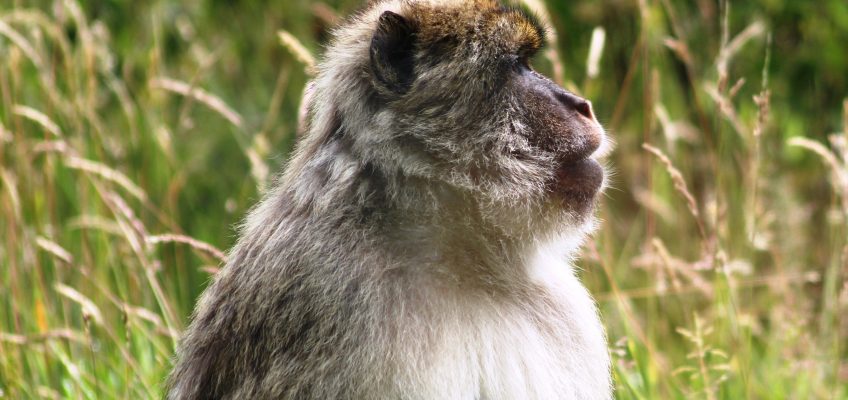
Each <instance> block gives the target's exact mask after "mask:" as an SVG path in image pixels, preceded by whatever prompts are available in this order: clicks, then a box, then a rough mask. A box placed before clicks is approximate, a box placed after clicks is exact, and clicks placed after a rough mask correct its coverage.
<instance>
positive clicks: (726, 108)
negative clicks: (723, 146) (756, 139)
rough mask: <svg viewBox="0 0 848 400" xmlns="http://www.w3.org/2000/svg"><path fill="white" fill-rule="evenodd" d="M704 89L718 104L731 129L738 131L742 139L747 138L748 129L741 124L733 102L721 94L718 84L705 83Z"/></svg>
mask: <svg viewBox="0 0 848 400" xmlns="http://www.w3.org/2000/svg"><path fill="white" fill-rule="evenodd" d="M704 90H705V91H706V92H707V94H708V95H709V96H710V98H712V99H713V101H714V102H715V103H716V104H717V105H718V108H719V110H720V111H721V114H722V115H723V116H724V118H725V119H726V120H727V122H729V123H730V125H732V126H733V130H735V131H736V133H738V134H739V136H741V137H742V138H743V139H747V132H748V129H747V128H746V127H745V125H744V124H742V121H741V120H740V119H739V115H738V114H737V113H736V109H735V108H734V107H733V103H732V102H731V101H730V99H729V98H728V97H726V96H725V95H723V94H721V89H720V86H715V85H713V84H712V83H705V84H704Z"/></svg>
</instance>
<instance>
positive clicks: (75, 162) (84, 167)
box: [65, 156, 147, 202]
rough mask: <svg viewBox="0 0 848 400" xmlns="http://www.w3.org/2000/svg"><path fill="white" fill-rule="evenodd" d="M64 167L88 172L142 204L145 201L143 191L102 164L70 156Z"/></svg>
mask: <svg viewBox="0 0 848 400" xmlns="http://www.w3.org/2000/svg"><path fill="white" fill-rule="evenodd" d="M65 165H66V166H67V167H68V168H71V169H77V170H80V171H84V172H89V173H91V174H94V175H97V176H99V177H101V178H103V179H105V180H107V181H110V182H113V183H115V184H117V185H118V186H120V187H122V188H124V189H125V190H126V191H127V192H129V193H130V194H131V195H133V197H135V198H137V199H138V200H141V201H143V202H146V201H147V194H146V193H145V192H144V190H142V189H141V188H140V187H138V186H137V185H136V184H135V183H133V181H132V180H130V178H128V177H127V176H126V175H124V174H123V173H121V172H119V171H116V170H114V169H112V168H109V167H107V166H106V165H104V164H101V163H99V162H96V161H92V160H88V159H84V158H80V157H75V156H70V157H66V158H65Z"/></svg>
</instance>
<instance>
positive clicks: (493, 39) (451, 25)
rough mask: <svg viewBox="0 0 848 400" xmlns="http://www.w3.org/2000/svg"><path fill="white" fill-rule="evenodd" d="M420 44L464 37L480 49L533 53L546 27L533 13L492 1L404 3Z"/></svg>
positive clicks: (466, 0)
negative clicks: (413, 23)
mask: <svg viewBox="0 0 848 400" xmlns="http://www.w3.org/2000/svg"><path fill="white" fill-rule="evenodd" d="M405 5H406V6H407V7H408V8H407V9H406V10H401V12H404V11H406V13H405V14H407V15H406V16H407V17H411V18H412V19H413V20H414V21H415V24H416V27H417V30H418V31H417V33H416V37H417V39H418V40H419V43H420V45H421V46H423V47H426V46H427V45H428V44H435V43H442V42H443V40H444V39H446V38H449V39H459V40H464V41H466V42H471V43H465V44H466V45H469V44H470V45H471V46H473V47H474V48H475V49H477V50H480V51H486V50H489V51H491V52H499V53H504V52H505V53H532V52H535V51H537V50H538V49H540V48H541V47H542V46H544V42H545V32H546V29H545V27H544V26H543V25H542V24H541V23H540V22H539V20H538V19H536V18H535V17H534V16H532V15H530V14H527V13H525V12H524V11H523V10H522V9H520V8H516V7H508V6H504V5H503V4H502V3H501V2H499V1H495V0H471V1H468V0H418V1H408V2H406V3H405Z"/></svg>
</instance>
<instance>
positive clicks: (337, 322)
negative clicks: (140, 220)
mask: <svg viewBox="0 0 848 400" xmlns="http://www.w3.org/2000/svg"><path fill="white" fill-rule="evenodd" d="M543 45H544V28H543V27H542V26H540V24H539V23H538V22H536V21H535V20H534V19H532V18H531V17H529V16H527V15H526V14H525V13H524V12H522V11H521V10H519V9H515V8H509V7H503V6H502V5H501V4H499V3H497V2H495V1H494V0H472V1H461V0H418V1H412V0H406V1H404V0H389V1H381V2H376V3H374V4H372V5H371V6H370V7H369V8H368V9H366V10H365V11H363V12H361V13H360V14H358V15H356V16H354V17H352V18H351V19H350V20H349V21H348V22H347V23H346V24H345V25H344V26H343V27H342V28H340V29H339V30H338V31H337V32H336V33H335V40H334V41H333V43H332V44H331V46H330V47H329V48H328V49H327V52H326V55H325V58H324V60H323V62H322V63H321V64H320V67H319V69H320V70H319V73H318V76H317V78H316V80H315V81H314V83H313V85H312V86H311V88H310V96H309V97H310V99H311V100H310V107H309V110H308V116H307V124H306V126H307V129H308V132H307V134H306V136H305V137H304V138H303V139H302V142H301V143H300V144H299V146H298V149H297V151H296V153H295V154H294V156H293V158H292V160H291V161H290V164H289V165H288V166H287V168H286V170H285V172H284V173H283V175H282V176H281V178H280V179H279V182H278V183H277V184H276V185H275V187H274V188H273V189H272V190H271V191H270V192H269V193H268V194H267V195H266V196H265V198H264V199H263V200H262V202H261V203H260V204H259V205H257V206H256V208H255V209H254V210H253V211H251V213H250V215H249V216H248V217H247V220H246V221H245V223H244V226H243V227H242V230H241V238H240V240H239V241H238V243H237V245H236V246H235V248H234V249H233V250H232V252H231V254H230V257H229V261H228V263H227V265H226V267H225V268H224V269H223V270H222V271H221V273H220V274H219V275H218V276H217V277H216V278H215V281H214V283H212V285H211V286H210V287H209V288H208V289H207V290H206V292H205V293H204V294H203V296H202V298H201V299H200V301H199V303H198V305H197V309H196V311H195V314H194V317H193V321H192V323H191V326H190V327H189V328H188V330H187V332H186V334H185V336H184V338H183V339H182V342H181V344H180V346H179V350H178V353H177V362H176V366H175V368H174V370H173V372H172V374H171V376H170V379H169V384H168V386H169V394H168V397H169V398H171V399H206V398H210V399H218V398H238V399H278V398H283V399H609V398H611V385H610V372H609V357H608V354H607V348H606V339H605V335H604V331H603V328H602V327H601V324H600V321H599V318H598V315H597V312H596V309H595V305H594V303H593V301H592V300H591V297H590V296H589V294H588V292H587V291H586V289H585V288H584V287H583V286H582V285H581V284H580V283H579V281H578V279H577V278H576V277H575V275H574V271H573V268H572V267H571V264H570V262H571V259H570V257H571V255H572V253H574V252H575V251H576V249H577V247H578V246H579V245H580V243H581V241H582V240H583V238H584V236H585V235H586V234H587V233H588V232H589V231H590V230H591V228H592V225H593V218H592V209H593V204H594V202H595V198H596V197H597V193H598V192H599V191H600V190H601V189H602V186H603V182H604V174H603V170H602V169H601V167H600V166H599V165H598V164H597V162H595V161H594V160H593V159H592V158H591V157H590V156H591V155H592V154H593V153H595V154H596V153H597V149H598V147H599V146H600V145H601V143H602V142H603V138H604V134H603V130H602V129H601V127H600V125H598V123H597V122H596V121H595V120H594V117H593V115H592V110H591V106H590V105H589V103H588V102H586V101H585V100H583V99H580V98H579V97H577V96H574V95H573V94H570V93H568V92H566V91H564V90H562V89H560V88H558V87H556V85H554V84H553V83H552V82H551V81H550V80H547V79H546V78H544V77H542V76H540V75H538V74H536V73H535V72H533V71H532V70H531V69H530V68H529V67H528V64H527V59H528V58H529V57H531V56H532V55H533V53H535V52H536V51H537V50H538V49H539V48H540V47H542V46H543Z"/></svg>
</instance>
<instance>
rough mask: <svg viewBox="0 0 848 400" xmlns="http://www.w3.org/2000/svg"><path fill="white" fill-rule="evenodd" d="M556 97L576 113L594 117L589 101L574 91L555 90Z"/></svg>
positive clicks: (591, 118)
mask: <svg viewBox="0 0 848 400" xmlns="http://www.w3.org/2000/svg"><path fill="white" fill-rule="evenodd" d="M556 98H557V100H559V102H560V103H562V104H563V105H565V106H566V107H568V108H571V109H573V110H574V111H577V113H578V114H580V115H582V116H584V117H586V118H589V119H590V120H594V119H595V115H594V113H593V112H592V102H591V101H589V100H586V99H584V98H582V97H580V96H577V95H575V94H574V93H571V92H567V91H565V90H557V93H556Z"/></svg>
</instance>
